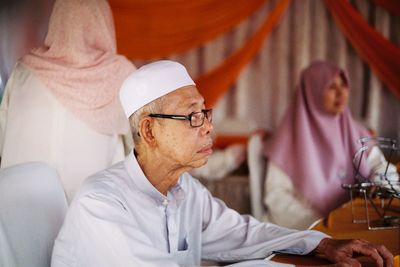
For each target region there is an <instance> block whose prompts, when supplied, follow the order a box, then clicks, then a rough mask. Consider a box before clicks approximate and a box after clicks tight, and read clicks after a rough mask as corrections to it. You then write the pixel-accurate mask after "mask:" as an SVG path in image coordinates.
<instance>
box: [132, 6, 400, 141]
mask: <svg viewBox="0 0 400 267" xmlns="http://www.w3.org/2000/svg"><path fill="white" fill-rule="evenodd" d="M352 3H353V4H354V6H355V7H356V8H357V9H358V10H359V12H361V13H362V14H363V16H364V18H365V19H366V20H368V21H369V23H370V25H371V26H373V27H374V28H375V29H376V30H377V31H379V32H381V33H382V34H383V35H384V36H385V37H387V38H389V39H390V40H391V41H392V42H393V43H395V44H396V45H397V46H399V44H400V18H399V17H395V16H393V15H391V14H390V13H388V12H387V11H386V10H384V9H382V8H380V7H379V6H376V5H375V4H373V3H372V1H368V0H358V1H352ZM275 4H276V1H273V0H271V1H268V3H267V4H266V5H265V7H264V8H263V9H262V10H260V11H259V12H257V13H256V14H254V15H253V16H252V17H251V18H250V19H248V20H247V21H245V22H243V23H242V24H240V25H239V26H238V27H236V28H235V30H233V31H232V32H229V33H227V34H225V35H223V36H220V37H219V38H218V39H216V40H213V41H211V42H209V43H207V44H205V45H204V46H203V47H200V48H198V49H193V50H191V51H187V52H186V53H182V54H179V55H174V56H171V57H169V58H170V59H175V60H178V61H180V62H181V63H183V64H184V65H186V67H187V68H188V69H189V72H190V73H191V74H192V75H193V76H194V77H196V76H197V74H199V73H202V72H204V71H207V70H209V69H211V68H212V67H214V66H216V65H217V64H218V63H220V62H222V60H223V58H224V57H226V56H227V55H229V54H230V53H232V52H233V51H235V50H236V49H237V48H238V47H240V46H241V45H242V44H243V42H245V41H246V39H247V38H248V37H249V36H250V35H251V34H252V33H253V32H254V31H255V30H256V29H257V27H258V26H259V25H260V23H261V21H262V19H263V18H264V17H265V15H266V14H268V12H269V10H271V9H272V8H273V7H274V5H275ZM317 59H322V60H328V61H331V62H332V63H335V64H337V65H339V66H340V67H342V68H344V69H345V70H346V71H347V72H348V74H349V77H350V86H351V87H350V88H351V93H350V103H349V106H350V109H351V112H352V114H353V116H354V117H355V118H356V119H357V120H359V121H361V122H362V123H363V124H364V125H365V126H367V127H370V128H371V129H373V130H375V131H377V133H378V134H379V135H382V136H387V137H392V138H396V139H397V140H400V100H399V99H398V98H396V97H395V96H394V95H393V94H392V93H391V92H390V91H389V90H387V89H386V88H384V86H383V84H382V83H381V82H380V81H379V80H378V79H377V78H376V77H375V75H374V74H373V73H371V70H370V69H369V68H368V66H367V65H366V64H364V63H363V61H362V60H361V59H360V57H359V56H358V55H357V53H356V52H355V51H354V49H353V48H352V46H351V44H350V43H349V42H347V41H346V39H345V37H344V35H343V34H342V33H341V31H340V30H339V28H338V27H337V26H336V24H335V22H334V21H333V19H332V17H331V15H330V13H329V11H328V10H327V8H326V7H325V4H324V2H323V1H322V0H301V1H300V0H293V1H292V3H291V5H290V6H289V9H288V10H287V13H286V14H285V16H284V18H283V20H282V22H281V23H280V24H279V25H278V27H277V29H276V30H275V31H273V32H272V34H271V36H270V38H269V39H267V41H266V42H265V43H264V45H263V47H262V49H261V51H260V53H259V54H258V55H257V57H255V58H254V59H253V60H252V62H251V63H250V64H249V65H248V66H247V67H246V68H245V69H244V70H243V71H242V73H241V75H240V76H239V79H238V81H237V83H236V84H235V85H234V86H233V87H232V88H231V90H230V91H229V92H228V93H227V94H226V95H225V96H224V97H223V98H222V99H221V100H220V101H219V102H218V104H217V106H216V107H215V111H214V125H215V127H216V130H217V131H218V130H219V129H220V127H218V126H219V125H224V123H225V121H227V120H228V121H230V122H231V121H232V119H234V120H235V121H237V122H238V125H245V123H243V122H249V121H253V122H254V123H255V125H256V127H257V128H264V129H266V130H268V131H270V132H272V133H273V131H274V129H275V128H276V127H277V125H278V124H279V121H280V119H281V118H282V115H283V114H284V112H285V110H286V108H287V106H288V104H289V102H290V101H291V97H292V96H293V92H294V90H295V86H296V85H297V82H298V79H299V75H300V71H301V69H302V68H304V67H305V66H307V65H308V64H309V63H310V62H311V61H313V60H317ZM134 63H135V64H136V65H137V66H140V65H142V64H143V63H145V62H142V61H134ZM399 75H400V74H399ZM229 125H230V126H231V125H232V123H230V124H229ZM236 128H237V127H236ZM224 129H226V127H225V128H224ZM231 130H232V132H234V131H237V130H238V129H235V127H233V128H232V129H231ZM239 130H240V129H239ZM246 130H249V128H248V129H246ZM250 130H251V129H250Z"/></svg>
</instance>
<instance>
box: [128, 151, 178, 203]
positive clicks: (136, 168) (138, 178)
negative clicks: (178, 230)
mask: <svg viewBox="0 0 400 267" xmlns="http://www.w3.org/2000/svg"><path fill="white" fill-rule="evenodd" d="M124 165H125V169H126V171H127V173H128V175H129V177H130V178H131V180H132V181H133V183H134V184H135V185H136V186H137V188H138V189H139V190H140V191H141V192H142V193H144V194H145V195H148V196H150V197H151V198H152V199H154V200H155V201H156V202H157V203H158V204H163V203H168V202H169V198H170V197H171V196H172V197H173V198H175V199H176V201H177V202H178V203H181V202H182V201H183V200H184V198H185V191H184V190H183V188H182V186H181V182H182V181H181V180H182V176H181V177H179V180H178V183H177V184H176V185H175V186H174V187H173V188H171V189H170V190H169V191H168V197H167V196H165V195H163V194H162V193H161V192H160V191H158V190H157V189H156V188H155V187H154V186H153V185H152V184H151V183H150V181H149V180H148V179H147V177H146V176H145V174H144V173H143V171H142V169H141V168H140V165H139V163H138V162H137V159H136V157H135V155H134V153H133V150H132V151H131V153H129V155H128V156H127V157H126V158H125V162H124Z"/></svg>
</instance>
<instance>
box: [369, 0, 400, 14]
mask: <svg viewBox="0 0 400 267" xmlns="http://www.w3.org/2000/svg"><path fill="white" fill-rule="evenodd" d="M370 1H372V2H374V3H375V4H377V5H379V6H381V7H383V8H384V9H386V10H387V11H389V12H390V13H393V14H394V15H397V16H400V1H399V0H370Z"/></svg>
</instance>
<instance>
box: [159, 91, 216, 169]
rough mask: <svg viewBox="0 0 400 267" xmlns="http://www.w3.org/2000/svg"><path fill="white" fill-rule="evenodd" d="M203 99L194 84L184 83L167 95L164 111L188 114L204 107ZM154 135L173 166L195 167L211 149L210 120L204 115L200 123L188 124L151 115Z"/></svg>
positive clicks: (184, 121)
mask: <svg viewBox="0 0 400 267" xmlns="http://www.w3.org/2000/svg"><path fill="white" fill-rule="evenodd" d="M204 108H205V106H204V99H203V97H202V96H201V95H200V93H199V92H198V90H197V88H196V87H195V86H186V87H183V88H180V89H178V90H176V91H174V92H171V93H170V94H168V95H167V98H166V100H165V104H164V108H163V113H164V114H173V115H189V114H190V113H192V112H199V111H201V110H202V109H204ZM154 120H155V122H154V135H155V138H156V140H157V144H158V146H157V148H158V152H159V153H161V156H162V157H163V158H165V160H166V161H169V163H170V164H171V166H173V167H174V168H182V167H184V168H190V169H191V168H197V167H200V166H202V165H204V164H205V163H206V162H207V160H208V157H209V155H210V154H211V153H212V139H211V131H212V130H213V126H212V124H211V122H209V121H208V120H207V118H205V119H204V124H203V125H202V126H200V127H191V126H190V121H188V120H172V119H159V118H154Z"/></svg>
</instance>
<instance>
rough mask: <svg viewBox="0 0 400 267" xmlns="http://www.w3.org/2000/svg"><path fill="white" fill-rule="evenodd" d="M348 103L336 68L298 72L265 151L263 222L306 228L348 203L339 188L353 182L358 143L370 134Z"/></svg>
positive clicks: (315, 66)
mask: <svg viewBox="0 0 400 267" xmlns="http://www.w3.org/2000/svg"><path fill="white" fill-rule="evenodd" d="M348 98H349V80H348V77H347V76H346V74H345V73H344V71H343V70H341V69H340V68H338V67H337V66H335V65H333V64H330V63H328V62H321V61H319V62H314V63H312V64H311V65H310V66H309V67H308V68H306V69H305V70H304V71H303V72H302V74H301V80H300V84H299V86H298V89H297V92H296V96H295V98H294V101H293V102H292V103H291V105H290V106H289V109H288V110H287V112H286V115H285V116H284V118H283V121H282V123H281V125H280V127H279V128H278V129H277V131H276V132H275V133H274V139H273V140H272V143H271V145H270V146H269V148H268V149H267V151H266V156H267V158H268V160H269V164H268V170H267V175H266V182H265V198H264V204H266V205H267V207H268V210H267V216H268V218H267V220H269V221H271V222H273V223H276V224H279V225H283V226H286V227H290V228H297V229H305V228H307V227H308V226H310V225H311V224H312V223H313V222H314V221H316V220H317V219H319V218H321V217H325V216H326V215H327V214H328V213H329V212H330V211H331V210H333V209H335V208H337V207H339V206H340V205H341V204H343V203H345V202H347V201H348V200H349V194H348V192H347V191H345V190H344V189H342V188H341V184H342V183H353V181H354V170H353V165H352V158H353V155H354V153H355V152H356V151H357V150H358V148H359V144H358V143H357V140H358V139H360V138H361V137H365V136H369V133H368V131H367V130H366V129H365V128H363V127H362V126H361V125H359V124H358V123H357V122H356V121H354V120H353V118H352V116H351V114H350V111H349V109H348V107H347V103H348ZM366 166H367V165H366V164H363V165H362V171H363V172H364V173H365V172H367V171H368V168H367V167H366Z"/></svg>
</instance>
